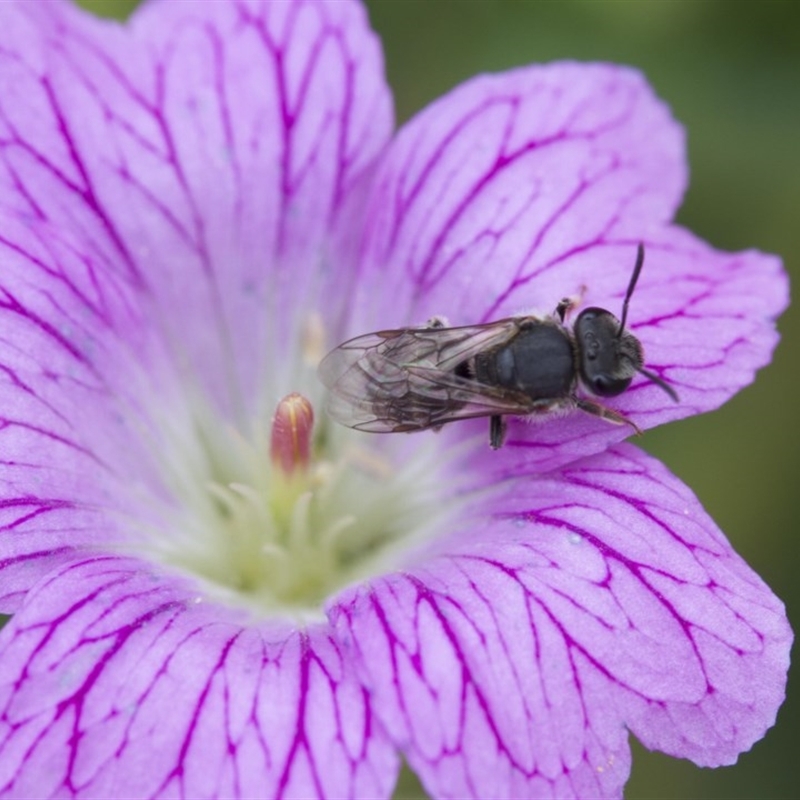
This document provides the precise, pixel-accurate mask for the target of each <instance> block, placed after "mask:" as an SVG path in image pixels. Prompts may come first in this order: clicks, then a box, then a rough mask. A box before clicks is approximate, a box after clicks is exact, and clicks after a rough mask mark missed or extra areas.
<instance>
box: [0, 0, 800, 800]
mask: <svg viewBox="0 0 800 800" xmlns="http://www.w3.org/2000/svg"><path fill="white" fill-rule="evenodd" d="M0 23H1V24H0V32H1V33H0V37H2V40H3V42H2V49H0V70H2V72H1V73H0V74H2V76H3V84H2V85H3V90H2V92H0V140H1V141H2V149H0V178H1V179H2V182H3V192H2V195H0V264H2V271H0V416H1V417H2V425H0V489H1V491H2V494H1V495H0V509H2V531H0V569H1V570H2V571H1V572H0V597H1V598H2V605H0V611H3V612H5V613H8V614H12V615H13V616H12V618H11V620H10V621H9V622H8V624H7V625H6V626H5V628H4V629H3V630H2V633H0V792H2V793H3V794H4V795H5V796H16V797H33V796H35V797H49V796H70V795H74V796H80V797H109V796H125V797H151V796H167V795H169V796H184V797H216V796H247V797H252V796H259V797H271V796H281V797H284V796H296V797H309V796H327V797H357V796H361V797H388V796H389V795H390V794H391V791H392V788H393V786H394V783H395V780H396V777H397V772H398V769H399V764H400V755H401V754H402V755H403V756H404V757H405V758H406V759H407V761H408V763H409V764H410V765H411V767H412V768H413V769H414V770H415V771H416V772H417V774H418V775H419V776H420V779H421V780H422V782H423V784H424V785H425V787H426V789H427V790H428V791H429V792H430V793H431V795H433V796H434V797H467V796H474V797H511V796H520V797H545V796H547V797H549V796H556V797H559V798H566V797H619V796H620V795H621V792H622V788H623V786H624V783H625V780H626V779H627V777H628V773H629V768H630V751H629V746H628V735H629V732H631V733H633V734H634V735H635V736H636V737H638V738H639V739H640V740H641V741H642V742H643V743H644V744H645V745H646V746H648V747H651V748H657V749H660V750H663V751H664V752H667V753H670V754H673V755H675V756H681V757H686V758H691V759H692V760H694V761H695V762H696V763H698V764H703V765H709V766H714V765H719V764H728V763H731V762H733V761H735V759H736V757H737V755H738V753H740V752H742V751H743V750H746V749H747V748H749V747H750V746H751V745H752V744H753V743H754V742H755V741H756V740H758V739H759V738H761V737H762V736H763V735H764V733H765V731H766V730H767V729H768V728H769V727H770V726H771V725H772V723H773V722H774V719H775V714H776V711H777V708H778V707H779V705H780V703H781V701H782V699H783V696H784V685H785V678H786V670H787V666H788V657H789V655H788V654H789V646H790V643H791V631H790V629H789V626H788V623H787V621H786V617H785V614H784V610H783V606H782V605H781V603H780V601H779V600H777V598H775V597H774V596H773V595H772V593H771V592H770V590H769V589H768V588H767V587H766V586H765V585H764V584H763V583H762V582H761V580H760V579H759V578H758V576H757V575H755V574H754V573H753V572H752V570H750V569H749V567H748V566H747V565H746V564H745V563H744V562H743V561H742V560H741V559H740V558H739V557H738V556H737V555H736V553H735V552H734V551H733V550H732V549H731V546H730V544H729V543H728V542H727V540H726V539H725V537H724V536H723V535H722V533H721V532H720V531H719V529H718V528H717V527H716V525H715V524H714V523H713V521H712V520H711V519H709V517H708V516H707V515H706V514H705V513H704V512H703V509H702V508H701V507H700V505H699V504H698V502H697V500H696V499H695V498H694V496H693V495H692V493H691V492H690V490H689V489H688V488H687V487H685V486H684V485H683V484H682V483H681V482H680V481H678V480H677V479H676V478H675V477H673V476H672V475H670V474H669V473H668V472H667V471H666V470H665V468H664V467H663V466H661V465H660V464H659V463H658V462H657V461H655V460H654V459H653V458H651V457H649V456H647V455H646V454H644V453H643V452H642V451H641V450H639V449H637V448H636V447H635V446H633V445H630V444H621V443H620V442H621V440H622V439H623V438H625V437H626V436H628V435H629V433H630V430H629V429H627V428H626V427H625V426H616V425H612V424H609V423H608V422H607V421H605V420H602V419H597V418H593V417H591V416H589V415H586V414H582V413H580V412H575V413H571V414H567V415H562V416H554V417H551V418H548V419H547V420H546V421H544V422H541V423H538V424H535V425H534V424H529V423H527V422H526V421H524V420H511V422H510V425H509V435H508V442H507V444H506V446H505V447H504V448H503V449H502V450H499V451H497V452H491V451H490V450H489V449H488V447H487V444H486V435H487V434H486V427H487V426H486V422H485V420H470V421H466V422H462V423H459V424H454V425H450V426H447V427H445V429H444V430H443V431H442V432H441V433H440V434H439V435H434V434H432V433H424V434H419V435H415V436H403V435H399V434H398V435H395V436H383V437H380V436H369V435H366V434H359V433H357V432H353V431H349V430H347V429H344V428H342V427H340V426H337V425H334V424H333V423H331V422H330V421H325V419H324V415H323V414H322V413H321V409H322V403H323V390H322V387H321V385H320V384H319V382H318V381H317V379H316V376H315V370H314V363H315V362H316V360H318V357H319V355H320V354H321V353H322V352H324V349H325V346H327V347H332V346H334V345H336V344H338V343H339V342H341V341H342V340H344V339H345V338H347V337H348V336H353V335H358V334H361V333H366V332H368V331H370V330H374V329H379V328H391V327H402V326H406V325H411V324H418V323H422V322H424V321H425V320H426V319H428V318H430V317H432V316H434V315H445V316H447V317H448V318H449V320H450V322H451V323H452V324H456V325H457V324H462V325H463V324H472V323H476V322H485V321H490V320H493V319H497V318H500V317H503V316H508V315H510V314H513V313H516V312H519V311H522V310H525V309H528V308H530V307H532V306H536V307H538V308H540V309H542V310H545V311H552V310H553V309H554V308H555V305H556V303H557V302H558V301H559V300H560V299H561V298H562V297H564V296H566V295H572V294H580V293H581V292H583V302H584V303H585V304H586V305H598V306H601V307H604V308H608V309H610V310H611V311H612V312H614V313H618V312H619V309H620V304H621V299H622V296H623V295H624V292H625V289H626V287H627V282H628V279H629V277H630V272H631V268H632V265H633V260H634V257H635V251H636V244H637V243H638V242H639V241H643V242H644V244H645V247H646V253H647V260H646V264H645V268H644V271H643V273H642V277H641V280H640V283H639V286H638V288H637V291H636V294H635V295H634V298H633V301H632V304H631V310H630V315H629V326H630V329H631V331H632V332H633V333H635V335H636V336H637V337H638V338H639V339H640V340H641V341H642V343H643V345H644V347H645V351H646V359H647V360H646V364H647V366H648V368H650V369H652V370H653V371H654V372H655V373H656V374H658V375H660V376H661V377H662V378H663V379H664V380H666V381H667V382H668V383H669V384H670V385H671V386H672V387H674V388H675V390H676V391H677V392H678V393H679V395H680V403H679V404H674V403H673V402H672V401H671V400H670V399H669V397H668V396H667V395H666V394H665V393H664V392H663V391H661V389H659V387H658V386H655V385H654V384H652V383H650V382H648V381H647V380H646V379H645V378H637V379H636V380H634V383H633V385H632V387H631V388H630V389H629V390H628V391H627V392H626V393H624V394H622V395H620V396H619V397H618V398H613V399H611V400H609V406H610V407H612V408H614V409H616V410H618V411H620V412H621V413H623V414H625V415H627V416H630V418H631V419H632V420H633V421H634V422H635V423H636V424H637V425H639V426H640V427H641V428H646V427H651V426H654V425H657V424H661V423H663V422H667V421H669V420H672V419H676V418H678V417H682V416H686V415H689V414H693V413H698V412H702V411H708V410H710V409H713V408H716V407H718V406H719V405H720V404H721V403H723V402H724V401H725V400H727V399H728V398H729V397H730V396H731V395H732V394H734V393H735V392H736V391H738V390H739V389H740V388H741V387H743V386H744V385H746V384H747V383H749V382H750V381H751V380H752V379H753V375H754V373H755V371H756V370H757V369H758V368H759V367H761V366H763V365H764V364H766V363H767V362H768V361H769V360H770V357H771V352H772V349H773V348H774V346H775V344H776V341H777V334H776V332H775V329H774V320H775V318H776V316H777V315H778V314H779V313H780V312H781V310H782V309H783V308H784V307H785V305H786V302H787V282H786V278H785V275H784V273H783V271H782V268H781V264H780V261H779V260H778V259H777V258H775V257H772V256H767V255H763V254H761V253H758V252H755V251H749V252H746V253H738V254H727V253H720V252H717V251H715V250H713V249H712V248H710V247H709V246H708V245H706V244H705V243H703V242H701V241H699V240H697V239H696V238H695V237H694V236H693V235H692V234H691V233H689V232H688V231H685V230H683V229H681V228H678V227H676V226H675V225H674V224H672V222H671V219H672V216H673V214H674V212H675V209H676V208H677V206H678V204H679V202H680V197H681V193H682V191H683V189H684V186H685V182H686V165H685V155H684V146H683V135H682V132H681V129H680V127H679V126H678V125H677V124H676V123H675V122H674V120H673V119H672V118H671V116H670V114H669V111H668V110H667V108H666V107H665V106H664V105H663V104H662V103H661V102H660V101H658V100H657V99H656V98H655V97H654V96H653V94H652V92H651V90H650V88H649V87H648V85H647V84H646V82H645V81H644V80H643V78H642V77H641V76H640V75H638V74H637V73H635V72H633V71H631V70H629V69H625V68H621V67H616V66H612V65H606V64H594V65H579V64H572V63H561V64H553V65H549V66H534V67H527V68H523V69H519V70H515V71H512V72H508V73H505V74H501V75H494V76H483V77H479V78H476V79H474V80H472V81H470V82H468V83H466V84H464V85H463V86H461V87H459V88H457V89H456V90H455V91H453V92H451V93H450V94H449V95H447V96H446V97H444V98H442V99H441V100H439V101H438V102H437V103H435V104H433V105H432V106H431V107H429V108H428V109H426V110H425V111H423V112H422V113H421V114H419V115H418V116H417V117H416V118H415V119H413V120H412V121H411V122H409V123H408V124H407V125H406V126H404V127H403V128H402V129H401V130H400V131H399V133H398V134H397V136H396V138H394V139H393V140H391V141H390V134H391V130H392V114H391V100H390V96H389V92H388V89H387V87H386V85H385V83H384V79H383V72H382V63H381V56H380V50H379V46H378V43H377V41H376V40H375V38H374V36H373V34H372V33H371V32H370V31H369V29H368V27H367V23H366V19H365V14H364V12H363V9H362V8H361V7H360V6H358V5H356V4H355V3H350V2H337V3H331V2H321V1H320V2H299V1H298V2H286V3H257V2H255V0H252V2H251V1H248V0H220V1H219V2H208V1H207V0H204V1H203V2H166V0H165V1H164V2H161V3H151V4H149V5H147V6H146V7H143V8H141V9H140V10H139V11H138V12H137V14H136V15H135V16H134V17H133V19H132V20H131V21H130V22H129V23H128V24H127V25H125V26H119V25H116V24H112V23H108V22H101V21H99V20H97V19H93V18H91V17H90V16H88V15H86V14H84V13H82V12H80V11H79V10H77V9H76V8H74V7H72V6H71V5H69V4H67V3H63V4H62V3H55V2H49V3H29V2H19V3H11V2H6V3H3V4H2V7H0ZM291 392H299V393H300V394H301V395H303V396H304V397H305V398H307V399H308V400H309V401H310V403H311V406H313V407H314V409H315V410H316V419H317V422H316V426H317V427H316V429H315V430H316V431H317V433H316V438H315V439H314V440H313V441H310V442H306V444H308V445H309V449H308V450H307V451H303V452H304V453H305V455H303V456H302V459H301V461H299V462H298V468H297V470H294V471H293V470H291V469H285V468H284V467H281V466H280V464H281V463H282V462H281V459H280V458H279V457H278V456H277V455H275V454H276V453H278V452H279V450H280V448H279V447H278V448H277V449H276V446H275V445H274V443H273V448H272V449H273V457H271V456H270V436H271V419H272V415H273V413H274V412H275V407H276V404H277V403H278V401H279V400H280V398H281V397H283V396H284V395H287V394H289V393H291ZM296 402H297V404H298V405H297V408H299V409H300V410H301V412H302V414H304V415H305V416H303V417H302V419H303V420H305V422H303V423H302V425H303V426H304V427H302V430H301V434H302V435H303V436H308V435H310V434H309V433H308V431H309V427H308V426H309V425H310V419H311V409H310V407H309V408H307V405H308V404H307V403H306V404H305V405H303V403H304V401H303V400H302V398H300V399H299V400H297V401H296ZM292 413H294V411H293V412H292ZM298 413H300V412H298ZM287 414H288V412H287ZM282 419H283V418H282ZM293 419H294V417H291V419H290V417H289V416H287V417H286V418H285V419H283V422H281V425H284V424H285V425H288V428H286V429H287V430H293V431H295V432H296V431H297V430H300V429H296V428H293V427H292V425H294V424H295V423H294V422H292V420H293ZM286 420H289V421H288V422H287V421H286ZM278 438H280V436H279V437H278ZM304 441H305V440H304ZM289 459H290V462H291V457H290V456H289Z"/></svg>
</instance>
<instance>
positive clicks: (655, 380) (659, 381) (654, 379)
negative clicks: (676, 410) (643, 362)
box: [637, 367, 679, 403]
mask: <svg viewBox="0 0 800 800" xmlns="http://www.w3.org/2000/svg"><path fill="white" fill-rule="evenodd" d="M637 372H639V373H641V374H642V375H644V376H645V378H647V380H649V381H650V383H654V384H655V385H656V386H659V387H660V388H662V389H663V390H664V391H665V392H666V393H667V394H668V395H669V396H670V397H671V398H672V401H673V402H674V403H677V402H679V398H678V393H677V392H676V391H675V390H674V389H673V388H672V387H671V386H670V385H669V384H668V383H667V382H666V381H665V380H663V379H662V378H659V377H658V375H656V374H655V373H653V372H650V370H649V369H645V368H644V367H639V369H638V370H637Z"/></svg>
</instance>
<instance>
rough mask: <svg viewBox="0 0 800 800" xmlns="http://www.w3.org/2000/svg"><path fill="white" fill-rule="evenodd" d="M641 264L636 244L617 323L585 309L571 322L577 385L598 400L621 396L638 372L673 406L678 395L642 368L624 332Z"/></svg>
mask: <svg viewBox="0 0 800 800" xmlns="http://www.w3.org/2000/svg"><path fill="white" fill-rule="evenodd" d="M643 264H644V245H642V244H639V247H638V249H637V252H636V265H635V266H634V268H633V274H632V275H631V280H630V283H629V284H628V291H627V292H625V299H624V300H623V302H622V319H620V320H618V319H617V318H616V317H615V316H614V315H613V314H612V313H611V312H610V311H606V310H605V309H604V308H587V309H585V310H584V311H582V312H581V313H580V314H579V315H578V318H577V320H576V321H575V338H576V340H577V342H578V353H579V364H578V370H579V373H580V377H581V381H582V382H583V383H584V384H585V385H586V387H587V388H588V389H589V390H590V391H591V392H592V393H593V394H596V395H598V396H599V397H615V396H616V395H618V394H622V393H623V392H624V391H625V390H626V389H627V388H628V387H629V386H630V385H631V381H632V380H633V376H634V375H635V374H636V373H637V372H638V373H640V374H641V375H644V376H645V377H646V378H647V379H648V380H649V381H650V382H651V383H655V384H656V386H660V387H661V388H662V389H663V390H664V391H665V392H666V393H667V394H668V395H669V396H670V397H671V398H672V399H673V400H674V401H675V402H677V401H678V395H677V394H676V392H675V390H674V389H673V388H672V387H671V386H669V384H667V383H665V382H664V381H663V380H662V379H661V378H659V377H658V375H654V374H653V373H652V372H650V371H649V370H647V369H645V368H644V352H643V350H642V345H641V343H640V342H639V340H638V339H637V338H636V337H635V336H634V335H633V334H632V333H631V332H630V331H627V330H625V322H626V320H627V318H628V304H629V302H630V299H631V296H632V295H633V290H634V289H635V288H636V282H637V281H638V280H639V273H640V272H641V271H642V266H643Z"/></svg>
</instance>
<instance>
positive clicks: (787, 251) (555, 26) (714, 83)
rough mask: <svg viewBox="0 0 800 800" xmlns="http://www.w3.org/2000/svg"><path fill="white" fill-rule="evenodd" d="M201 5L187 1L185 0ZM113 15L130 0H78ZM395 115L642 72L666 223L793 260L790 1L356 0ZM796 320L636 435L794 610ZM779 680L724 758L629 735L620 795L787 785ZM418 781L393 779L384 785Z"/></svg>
mask: <svg viewBox="0 0 800 800" xmlns="http://www.w3.org/2000/svg"><path fill="white" fill-rule="evenodd" d="M200 1H201V2H202V0H200ZM82 5H84V6H85V7H87V8H90V9H92V10H93V11H96V12H98V13H100V14H104V15H108V16H118V17H121V16H124V15H125V14H126V13H129V12H130V10H131V9H132V8H133V7H134V6H135V5H136V3H135V2H131V1H130V0H85V1H84V2H82ZM367 6H368V8H369V13H370V17H371V20H372V24H373V26H374V28H375V29H376V30H377V31H378V33H379V35H380V36H381V38H382V39H383V43H384V48H385V53H386V65H387V71H388V76H389V82H390V84H391V86H392V88H393V90H394V93H395V98H396V104H397V116H398V122H403V121H404V120H406V119H408V118H409V117H410V116H412V115H413V114H414V113H415V112H416V111H417V110H419V109H420V108H422V107H423V106H425V105H426V104H427V103H428V102H429V101H431V100H432V99H434V98H435V97H438V96H439V95H441V94H442V93H443V92H446V91H447V90H448V89H450V88H451V87H453V86H454V85H455V84H457V83H459V82H461V81H463V80H465V79H466V78H468V77H470V76H471V75H474V74H476V73H478V72H485V71H498V70H503V69H506V68H508V67H512V66H517V65H520V64H528V63H531V62H543V61H549V60H552V59H558V58H573V59H580V60H591V59H600V60H605V61H614V62H618V63H625V64H633V65H635V66H637V67H639V68H640V69H642V70H643V71H644V72H645V73H646V75H647V77H648V78H649V80H650V82H651V83H652V84H653V86H654V87H655V88H656V90H657V92H658V93H659V94H660V95H661V97H663V98H664V100H666V101H667V102H668V103H669V104H670V105H671V106H672V109H673V112H674V114H675V116H676V117H677V118H678V119H679V120H681V121H682V122H683V123H684V124H685V126H686V128H687V131H688V135H689V159H690V164H691V168H692V178H691V187H690V189H689V192H688V195H687V197H686V201H685V203H684V206H683V208H682V209H681V211H680V213H679V215H678V219H679V221H680V222H681V223H683V224H684V225H686V226H688V227H689V228H691V229H692V230H693V231H695V233H697V234H698V235H700V236H702V237H703V238H705V239H707V240H708V241H710V242H711V243H712V244H714V245H715V246H717V247H719V248H722V249H726V250H739V249H744V248H750V247H755V248H758V249H760V250H764V251H768V252H772V253H779V254H781V255H782V256H783V258H784V262H785V264H786V268H787V269H788V270H789V272H790V273H791V274H792V275H793V276H794V277H795V280H797V279H798V278H799V277H800V274H799V273H798V270H800V267H799V266H798V255H800V218H799V217H800V202H798V187H800V155H799V153H800V148H799V147H798V144H799V143H800V3H793V2H788V1H785V0H777V1H775V2H771V1H770V0H760V1H759V2H755V1H753V2H746V0H739V1H738V2H737V1H736V0H549V1H548V0H529V1H527V2H526V1H525V0H367ZM798 324H799V323H798V317H797V314H796V313H794V310H793V309H791V310H790V311H789V312H787V313H786V314H785V315H784V317H783V318H782V319H781V321H780V330H781V333H782V335H783V341H782V342H781V345H780V346H779V348H778V351H777V353H776V356H775V360H774V362H773V364H772V365H771V366H770V367H768V368H767V369H765V370H764V371H763V372H762V373H761V374H760V375H759V376H758V380H757V381H756V383H755V385H754V386H752V387H750V388H748V389H747V390H745V391H744V392H742V393H741V394H739V395H738V396H737V397H736V398H735V399H734V400H732V401H731V402H730V403H728V404H727V405H726V406H725V407H724V408H723V409H721V410H719V411H716V412H714V413H713V414H710V415H707V416H703V417H695V418H693V419H690V420H686V421H684V422H680V423H675V424H672V425H669V426H666V427H664V428H661V429H658V430H655V431H651V432H650V433H648V434H646V436H645V437H644V438H643V439H642V440H640V442H639V443H641V444H643V445H644V446H645V447H646V448H647V449H648V450H650V452H652V453H654V454H655V455H657V456H658V457H659V458H661V459H663V460H664V461H665V462H666V463H667V464H669V466H670V467H671V468H672V470H673V471H674V472H675V473H676V474H677V475H679V476H680V477H681V478H683V480H685V481H686V482H687V483H688V484H689V485H690V486H691V487H692V488H693V489H694V491H695V492H696V493H697V494H698V496H699V497H700V499H701V501H702V502H703V503H704V504H705V506H706V508H707V509H708V511H709V512H710V513H711V514H712V516H713V517H714V518H715V519H716V520H717V521H718V522H719V524H720V525H721V527H722V529H723V530H724V531H725V532H726V533H727V534H728V536H729V538H730V540H731V542H732V543H733V545H734V547H735V548H736V549H737V550H738V551H739V552H740V553H741V554H742V555H743V556H744V557H745V558H746V559H747V561H748V562H749V563H750V564H751V565H752V566H753V567H754V568H755V569H756V570H757V571H758V572H759V573H760V574H761V575H762V577H763V578H764V579H765V580H766V581H767V583H769V585H770V586H771V587H772V588H773V589H774V591H775V592H776V593H777V594H778V595H779V596H780V597H781V598H783V600H784V601H785V602H786V604H787V606H788V608H789V616H790V618H793V619H794V620H795V625H797V624H798V623H797V621H798V620H800V582H798V581H797V580H795V573H796V571H797V569H798V566H800V563H798V561H799V560H798V558H797V554H798V546H797V538H798V535H799V534H800V511H798V508H800V491H798V490H799V489H800V481H798V474H799V471H800V447H799V446H798V445H799V444H800V437H798V431H799V430H800V424H799V423H798V411H797V409H796V408H795V406H796V405H798V396H797V395H795V394H794V392H795V391H797V389H798V375H797V373H796V372H795V370H798V369H800V359H798V347H800V329H798ZM796 683H797V682H796V681H794V683H793V684H791V685H790V687H789V697H788V700H787V702H786V703H785V705H784V707H783V708H782V709H781V712H780V714H779V716H778V722H777V725H776V727H775V728H774V729H773V730H772V731H770V732H769V734H768V735H767V737H766V738H765V740H763V741H762V742H760V743H758V744H757V745H756V746H755V747H754V748H753V750H752V751H751V752H749V753H746V754H744V755H743V756H741V758H740V759H739V763H738V764H737V765H736V766H734V767H729V768H726V769H718V770H703V769H698V768H697V767H695V766H694V765H692V764H690V763H688V762H685V761H677V760H675V759H671V758H667V757H665V756H662V755H660V754H657V753H649V752H647V751H645V750H644V749H643V748H641V747H639V746H638V745H637V744H635V743H634V762H633V764H634V765H633V775H632V778H631V780H630V782H629V784H628V786H627V790H626V797H627V798H672V797H675V798H759V799H764V798H779V797H780V798H790V797H791V798H793V797H797V796H798V794H800V780H798V779H800V759H798V755H799V754H800V752H799V748H798V745H797V742H798V740H800V698H798V697H797V686H796ZM418 793H419V790H418V787H417V785H416V784H415V781H414V779H413V776H411V775H409V774H404V776H403V780H402V782H401V786H400V787H399V789H398V796H401V797H414V796H417V795H418Z"/></svg>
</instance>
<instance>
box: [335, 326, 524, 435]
mask: <svg viewBox="0 0 800 800" xmlns="http://www.w3.org/2000/svg"><path fill="white" fill-rule="evenodd" d="M518 331H519V320H518V319H516V318H510V319H504V320H499V321H497V322H492V323H488V324H486V325H470V326H465V327H460V328H435V327H431V328H402V329H399V330H389V331H378V332H376V333H370V334H366V335H365V336H359V337H357V338H355V339H351V340H350V341H347V342H345V343H344V344H342V345H340V346H339V347H337V348H336V349H335V350H333V351H332V352H330V353H329V354H328V355H327V356H326V357H325V358H324V359H323V360H322V362H321V363H320V365H319V375H320V378H321V380H322V382H323V383H324V384H325V385H326V386H327V387H328V388H329V389H330V390H331V395H330V397H329V399H328V406H327V408H328V413H329V414H330V415H331V416H332V417H333V418H334V419H335V420H337V421H338V422H341V423H342V424H344V425H347V426H349V427H351V428H356V429H357V430H363V431H371V432H374V433H389V432H398V431H417V430H425V429H426V428H435V427H438V426H440V425H443V424H445V423H446V422H452V421H454V420H458V419H469V418H471V417H485V416H491V415H493V414H525V413H528V412H529V411H531V410H532V404H531V400H530V398H529V397H528V396H527V395H525V394H524V393H522V392H514V391H513V390H509V389H506V388H502V387H494V386H488V385H486V384H483V383H479V382H478V381H476V380H473V379H471V378H469V377H465V376H462V375H457V374H456V373H455V370H456V368H457V367H458V366H459V365H460V364H463V363H464V362H466V361H468V360H469V359H470V358H472V357H474V356H475V355H476V354H477V353H480V352H483V351H485V350H487V349H491V348H493V347H498V346H500V345H502V344H505V343H506V342H508V341H510V340H511V339H512V338H513V336H514V335H515V334H516V333H517V332H518Z"/></svg>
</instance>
